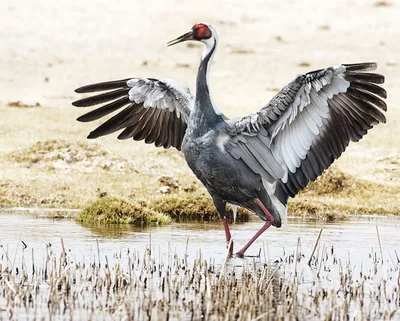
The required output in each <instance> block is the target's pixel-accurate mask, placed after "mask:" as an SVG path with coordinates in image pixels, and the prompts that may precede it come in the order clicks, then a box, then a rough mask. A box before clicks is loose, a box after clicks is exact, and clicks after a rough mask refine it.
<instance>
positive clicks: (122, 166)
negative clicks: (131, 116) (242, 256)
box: [0, 139, 400, 224]
mask: <svg viewBox="0 0 400 321" xmlns="http://www.w3.org/2000/svg"><path fill="white" fill-rule="evenodd" d="M2 162H4V163H8V164H12V165H11V169H12V170H11V171H9V174H16V173H17V175H9V176H8V177H7V175H5V177H3V178H2V180H1V181H0V206H2V207H9V206H37V207H66V208H83V207H86V206H89V205H90V204H93V206H94V208H97V207H98V202H101V204H102V206H106V205H107V204H106V203H107V201H110V204H109V206H111V208H113V207H114V206H115V202H113V201H111V200H113V199H114V197H119V198H123V199H125V200H129V202H128V203H126V204H125V203H124V208H125V209H127V208H128V207H129V206H132V208H131V212H132V211H135V210H136V209H138V208H140V207H141V208H143V210H146V211H147V210H148V211H149V213H150V212H151V211H156V212H159V213H164V214H166V215H168V216H169V217H170V218H172V219H173V220H176V221H185V220H218V213H217V212H216V210H215V208H214V206H213V204H212V201H211V198H210V196H209V195H208V194H207V192H206V191H205V189H204V188H203V187H202V186H201V184H200V183H198V182H197V181H196V179H195V178H194V177H193V175H192V174H191V173H190V170H189V169H188V168H187V165H186V164H185V162H184V160H183V158H182V157H181V155H180V154H179V153H178V152H176V151H170V150H156V151H154V152H152V153H151V154H150V155H149V156H148V158H147V159H146V161H145V162H143V161H141V160H140V159H137V158H133V159H132V160H131V159H129V158H128V157H125V156H122V155H120V154H118V153H116V152H115V151H110V150H107V149H105V148H103V147H101V146H100V145H98V144H96V143H88V142H77V143H72V142H68V141H66V140H62V139H58V140H48V141H43V142H37V143H34V144H32V145H31V146H28V147H25V148H20V149H17V150H15V151H13V152H11V153H8V154H6V155H4V156H3V158H2ZM379 162H380V164H381V165H380V166H377V167H376V169H375V171H376V172H377V175H381V176H382V174H384V175H385V176H386V177H387V176H388V174H390V176H391V177H392V178H394V180H393V181H391V183H389V184H383V183H382V182H381V181H379V180H378V182H372V181H370V180H367V179H358V178H356V177H354V176H352V175H350V174H347V173H345V172H343V171H342V170H340V169H339V166H337V165H333V166H332V167H331V168H330V169H328V170H327V171H325V172H324V173H323V175H321V177H319V178H318V179H317V180H316V181H315V182H312V183H310V184H309V186H307V188H306V189H305V190H304V191H302V192H301V193H300V194H299V195H298V196H296V197H295V198H294V199H292V200H290V202H289V215H290V216H299V217H306V218H313V219H323V220H329V221H330V220H335V219H343V218H345V217H346V216H347V215H352V214H395V215H400V203H399V200H398V195H400V184H398V183H397V179H398V175H399V176H400V174H399V170H398V168H399V164H400V162H399V159H398V158H396V157H395V156H393V155H392V156H391V155H388V156H386V157H384V158H381V160H380V161H379ZM167 167H168V169H167ZM387 169H391V170H390V171H387ZM168 172H169V173H171V172H172V174H175V175H173V176H164V175H163V176H161V175H160V174H161V173H168ZM6 173H7V171H6ZM165 193H167V195H165ZM103 196H109V197H110V198H103ZM229 213H230V212H229ZM88 217H90V218H91V219H94V220H95V221H102V222H106V221H107V220H109V222H111V221H113V219H111V218H105V217H103V216H93V215H92V216H88ZM128 217H129V216H128ZM248 218H249V212H247V211H245V210H240V211H239V220H242V221H246V220H248ZM117 221H119V220H117ZM117 221H116V222H117ZM140 224H141V223H140Z"/></svg>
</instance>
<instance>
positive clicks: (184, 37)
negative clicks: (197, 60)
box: [167, 31, 194, 47]
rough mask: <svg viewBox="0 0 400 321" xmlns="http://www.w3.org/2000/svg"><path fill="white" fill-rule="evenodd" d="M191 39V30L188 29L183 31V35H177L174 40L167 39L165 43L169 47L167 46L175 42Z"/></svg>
mask: <svg viewBox="0 0 400 321" xmlns="http://www.w3.org/2000/svg"><path fill="white" fill-rule="evenodd" d="M193 39H194V38H193V31H189V32H187V33H185V34H184V35H182V36H180V37H178V38H176V39H174V40H171V41H169V42H168V43H167V45H168V47H169V46H173V45H176V44H177V43H180V42H184V41H188V40H193Z"/></svg>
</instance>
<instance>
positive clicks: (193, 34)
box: [168, 23, 217, 46]
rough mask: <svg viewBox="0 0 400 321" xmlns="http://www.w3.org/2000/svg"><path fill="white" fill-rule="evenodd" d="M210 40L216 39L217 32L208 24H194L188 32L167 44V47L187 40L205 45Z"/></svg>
mask: <svg viewBox="0 0 400 321" xmlns="http://www.w3.org/2000/svg"><path fill="white" fill-rule="evenodd" d="M212 39H217V32H216V30H215V29H214V27H213V26H212V25H210V24H208V23H196V24H195V25H194V26H193V27H192V29H191V30H190V31H189V32H187V33H185V34H183V35H182V36H180V37H178V38H176V39H174V40H171V41H170V42H168V46H172V45H176V44H178V43H180V42H184V41H188V40H193V41H201V42H203V43H204V44H206V45H207V43H208V42H210V41H211V40H212Z"/></svg>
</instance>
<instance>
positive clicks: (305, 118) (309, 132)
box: [226, 63, 386, 204]
mask: <svg viewBox="0 0 400 321" xmlns="http://www.w3.org/2000/svg"><path fill="white" fill-rule="evenodd" d="M376 67H377V65H376V64H375V63H360V64H351V65H339V66H335V67H330V68H326V69H323V70H317V71H313V72H310V73H307V74H303V75H299V76H297V77H296V78H295V79H294V80H293V81H292V82H291V83H289V84H288V85H287V86H286V87H284V88H283V89H282V90H281V91H280V92H279V93H278V94H277V95H276V96H275V97H274V98H273V99H272V100H271V101H270V102H269V103H268V104H267V105H266V106H264V107H263V108H261V109H260V110H259V111H257V112H256V113H253V114H250V115H249V116H246V117H243V118H242V119H240V120H238V121H236V122H235V123H234V124H233V130H232V133H231V135H232V138H231V139H230V140H229V144H227V145H226V148H227V150H228V151H229V152H230V153H231V154H232V155H233V156H234V157H235V158H237V159H239V158H240V159H242V160H243V161H244V162H245V163H246V164H247V165H248V166H249V167H250V168H254V170H255V171H258V172H260V173H261V175H262V176H263V178H265V179H266V180H267V181H269V182H273V180H274V179H275V180H276V181H277V182H279V184H276V186H275V187H276V191H275V195H276V196H277V197H278V199H279V200H280V201H281V202H282V203H283V204H286V202H287V199H288V197H289V196H291V197H294V196H295V195H296V194H297V193H298V191H300V190H301V189H303V188H304V187H305V186H306V185H307V183H308V182H309V181H312V180H314V179H316V178H317V177H318V176H319V175H320V174H321V173H322V172H323V171H324V170H325V169H326V168H328V167H329V166H330V165H331V164H332V163H333V161H334V160H335V159H337V158H338V157H339V156H340V155H341V154H342V152H343V151H344V150H345V149H346V147H347V146H348V144H349V142H350V141H358V140H360V139H361V138H362V137H363V136H364V135H365V134H366V133H367V131H368V130H369V129H371V128H372V127H373V126H374V125H376V124H378V123H380V122H381V123H384V122H385V121H386V119H385V116H384V114H383V112H382V111H386V104H385V102H384V101H383V100H382V99H381V98H386V91H385V90H384V89H383V88H381V87H380V86H378V85H377V84H382V83H383V82H384V77H383V76H382V75H379V74H375V73H369V72H365V71H371V70H374V69H376ZM277 164H278V165H279V166H278V165H277Z"/></svg>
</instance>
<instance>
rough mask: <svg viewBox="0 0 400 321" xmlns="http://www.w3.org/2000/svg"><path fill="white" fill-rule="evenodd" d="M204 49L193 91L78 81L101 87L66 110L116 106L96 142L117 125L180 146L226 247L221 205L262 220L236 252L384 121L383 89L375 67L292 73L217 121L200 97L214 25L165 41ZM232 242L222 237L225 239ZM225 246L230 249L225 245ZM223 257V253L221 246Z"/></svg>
mask: <svg viewBox="0 0 400 321" xmlns="http://www.w3.org/2000/svg"><path fill="white" fill-rule="evenodd" d="M188 40H193V41H200V42H202V43H203V44H204V45H205V48H204V50H203V54H202V58H201V62H200V66H199V70H198V74H197V81H196V97H193V95H192V94H191V93H190V91H189V89H187V88H185V87H183V86H182V85H180V84H178V83H176V82H174V81H172V80H169V79H160V80H159V79H154V78H127V79H123V80H117V81H109V82H103V83H97V84H93V85H88V86H84V87H80V88H78V89H76V92H77V93H91V92H99V91H106V92H104V93H100V94H96V95H94V96H91V97H88V98H84V99H80V100H78V101H75V102H74V103H73V105H74V106H78V107H87V106H94V105H100V104H102V106H101V107H99V108H97V109H95V110H93V111H90V112H89V113H86V114H84V115H83V116H81V117H79V118H78V121H81V122H89V121H93V120H96V119H99V118H101V117H103V116H106V115H108V114H110V113H112V112H114V111H117V110H119V109H122V110H121V111H119V112H118V113H116V114H115V115H114V116H113V117H111V118H110V119H108V120H107V121H106V122H104V123H103V124H102V125H100V126H99V127H98V128H96V129H95V130H94V131H92V132H91V133H90V135H89V136H88V138H97V137H100V136H104V135H107V134H110V133H113V132H115V131H117V130H121V129H123V131H122V132H121V133H120V134H119V136H118V138H119V139H127V138H133V139H134V140H144V141H145V142H146V143H148V144H151V143H154V144H155V146H157V147H161V146H163V147H164V148H169V147H171V146H172V147H175V148H177V149H178V150H180V149H182V151H183V154H184V155H185V159H186V161H187V163H188V165H189V166H190V168H191V169H192V171H193V172H194V173H195V175H196V176H197V178H198V179H199V180H200V181H201V182H202V183H203V184H204V186H205V187H206V188H207V190H208V192H209V193H210V195H211V197H212V200H213V202H214V205H215V207H216V209H217V211H218V213H219V214H220V216H221V220H222V222H223V226H224V229H225V235H226V241H227V243H228V244H229V242H230V240H231V234H230V231H229V227H228V221H227V218H226V214H227V213H226V203H227V202H228V203H231V204H234V205H238V206H242V207H244V208H246V209H248V210H250V211H252V212H254V213H255V214H257V215H258V216H259V217H260V218H261V219H262V220H263V221H265V223H264V225H263V226H262V227H261V229H260V230H259V231H258V232H257V233H256V234H255V235H254V237H253V238H252V239H251V240H250V241H249V242H248V243H247V244H246V245H245V246H244V247H243V248H242V249H241V250H240V251H239V252H237V253H236V256H238V257H243V255H244V253H245V252H246V250H247V249H248V247H249V246H250V245H251V244H252V243H253V242H254V241H255V240H256V239H257V238H258V237H259V236H260V235H261V234H262V233H263V232H264V231H265V230H267V229H268V228H269V227H270V226H271V225H273V226H275V227H281V225H282V222H284V221H285V220H286V217H287V204H288V198H289V197H294V196H295V195H296V194H297V193H298V192H299V191H300V190H301V189H303V188H304V187H306V185H307V184H308V182H310V181H313V180H315V179H316V178H317V177H318V176H319V175H321V173H322V172H323V171H324V170H325V169H326V168H328V167H329V166H330V165H331V164H332V163H333V162H334V160H335V159H337V158H338V157H339V156H340V155H341V154H342V153H343V151H344V150H345V149H346V147H347V146H348V144H349V142H350V141H355V142H356V141H359V140H360V139H361V138H362V137H363V136H364V135H365V134H366V133H367V131H368V130H369V129H371V128H372V127H373V126H375V125H376V124H378V123H384V122H385V121H386V119H385V116H384V114H383V112H382V111H386V104H385V102H384V101H383V100H382V98H386V91H385V90H384V89H383V88H382V87H380V86H378V85H377V84H383V83H384V77H383V76H382V75H380V74H376V73H371V72H368V71H371V70H375V69H376V67H377V65H376V63H369V62H367V63H356V64H342V65H338V66H333V67H329V68H325V69H320V70H316V71H312V72H309V73H306V74H300V75H298V76H296V77H295V78H294V80H292V81H291V82H290V83H289V84H288V85H287V86H285V87H284V88H283V89H282V90H281V91H280V92H278V93H277V94H276V95H275V96H274V97H273V98H272V100H271V101H270V102H268V103H267V104H266V105H265V106H264V107H262V108H261V109H260V110H258V111H257V112H255V113H253V114H250V115H248V116H245V117H243V118H240V119H227V118H226V117H224V116H223V114H222V113H221V112H220V111H219V109H217V108H216V106H215V105H214V104H213V102H212V99H211V97H210V92H209V86H208V72H209V70H210V65H211V61H212V58H213V56H214V54H215V50H216V48H217V44H218V35H217V32H216V30H215V28H214V27H212V26H211V25H210V24H206V23H197V24H195V25H194V26H193V27H192V29H191V30H190V31H189V32H187V33H185V34H184V35H182V36H180V37H179V38H177V39H175V40H172V41H170V42H169V43H168V45H169V46H171V45H175V44H178V43H181V42H184V41H188ZM231 244H232V243H231ZM230 250H231V251H232V247H231V249H230ZM231 253H232V252H231Z"/></svg>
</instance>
